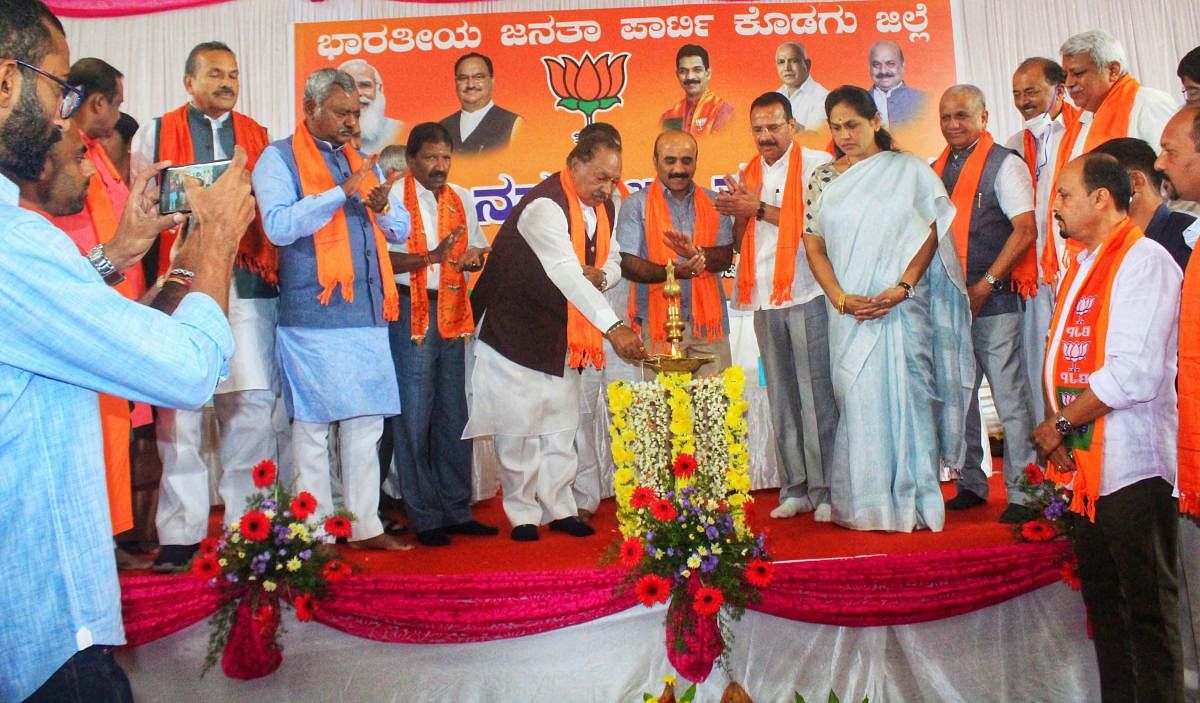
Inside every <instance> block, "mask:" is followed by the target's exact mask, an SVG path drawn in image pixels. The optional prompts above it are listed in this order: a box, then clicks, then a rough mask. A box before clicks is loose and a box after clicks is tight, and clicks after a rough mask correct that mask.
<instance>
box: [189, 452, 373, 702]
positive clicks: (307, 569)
mask: <svg viewBox="0 0 1200 703" xmlns="http://www.w3.org/2000/svg"><path fill="white" fill-rule="evenodd" d="M276 474H277V472H276V469H275V464H274V462H272V461H270V460H266V461H262V462H260V463H259V464H257V465H256V466H255V467H254V469H253V478H254V485H255V486H256V487H257V488H259V489H262V491H260V492H258V493H255V494H254V495H253V496H251V497H250V498H249V499H248V500H247V502H246V512H245V513H243V514H242V517H241V519H240V520H239V521H237V522H235V523H233V524H232V525H229V526H227V527H226V528H225V530H224V532H223V533H222V535H221V536H220V538H216V539H214V538H211V537H210V538H207V539H205V540H204V541H202V542H201V543H200V549H199V551H198V552H197V553H196V557H195V558H194V559H193V560H192V565H191V571H192V574H194V575H195V576H196V577H197V578H200V579H203V580H205V581H207V582H208V583H209V585H210V586H212V587H214V588H216V589H218V590H219V591H220V594H221V607H220V609H219V610H218V611H217V613H216V614H215V615H213V617H212V621H211V628H212V631H211V633H210V634H209V638H208V656H207V657H206V658H205V660H204V671H203V672H202V673H201V675H202V676H203V675H204V673H207V672H208V670H209V669H210V668H212V666H213V664H215V663H216V662H217V659H218V657H220V659H221V669H222V670H223V671H224V672H225V674H226V675H227V676H230V677H232V678H238V679H252V678H258V677H261V676H266V675H267V674H269V673H271V672H272V671H274V670H275V669H276V668H278V667H279V664H280V663H281V662H282V661H283V650H282V648H281V647H280V646H279V630H280V618H279V616H280V611H279V608H280V604H281V603H290V604H291V606H292V607H293V608H294V609H295V611H296V618H297V619H298V620H302V621H307V620H312V618H313V614H314V613H315V612H316V610H317V602H318V601H319V600H320V599H321V597H322V596H324V594H325V587H326V585H327V584H330V583H335V582H337V581H340V580H342V579H343V578H345V577H346V576H348V575H349V574H350V567H349V566H347V565H346V563H345V562H342V561H340V560H339V559H336V558H335V557H334V555H333V553H332V550H330V549H329V548H328V547H326V546H325V543H326V542H328V541H331V540H332V539H336V538H338V537H349V536H350V526H351V521H352V520H353V519H354V516H353V515H351V514H349V513H347V512H345V511H337V512H334V513H333V514H332V515H330V516H329V517H326V518H324V519H323V520H320V521H314V522H310V518H313V516H314V515H315V513H316V510H317V500H316V498H314V497H313V496H312V494H311V493H308V492H307V491H301V492H300V493H298V494H296V495H292V493H291V491H289V490H288V489H286V488H284V487H283V486H282V485H281V484H280V483H279V481H278V480H277V477H276ZM222 651H223V652H224V654H222Z"/></svg>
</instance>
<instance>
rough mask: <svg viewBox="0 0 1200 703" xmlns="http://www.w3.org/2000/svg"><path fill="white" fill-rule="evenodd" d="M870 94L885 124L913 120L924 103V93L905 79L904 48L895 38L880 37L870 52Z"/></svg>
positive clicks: (901, 123) (900, 123) (903, 122)
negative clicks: (893, 39) (881, 38)
mask: <svg viewBox="0 0 1200 703" xmlns="http://www.w3.org/2000/svg"><path fill="white" fill-rule="evenodd" d="M868 67H869V68H870V71H871V84H872V88H871V97H873V98H875V107H877V108H879V115H880V116H881V117H882V118H883V124H884V126H885V127H899V126H901V125H904V124H906V123H908V122H911V121H912V120H913V118H915V117H916V116H917V115H918V114H920V112H921V109H922V108H923V107H925V93H924V92H923V91H920V90H917V89H916V88H911V87H909V86H908V85H907V84H906V83H905V82H904V52H903V51H901V50H900V45H899V44H897V43H896V42H894V41H887V40H883V41H877V42H875V43H874V44H872V45H871V51H870V53H869V54H868Z"/></svg>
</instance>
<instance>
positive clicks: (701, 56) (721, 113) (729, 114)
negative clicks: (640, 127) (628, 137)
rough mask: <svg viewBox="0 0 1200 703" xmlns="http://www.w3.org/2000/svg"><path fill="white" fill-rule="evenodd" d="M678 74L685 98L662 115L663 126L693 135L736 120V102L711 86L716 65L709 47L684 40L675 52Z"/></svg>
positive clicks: (676, 75)
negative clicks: (711, 88) (711, 66)
mask: <svg viewBox="0 0 1200 703" xmlns="http://www.w3.org/2000/svg"><path fill="white" fill-rule="evenodd" d="M675 77H676V78H678V79H679V86H680V87H681V88H683V99H682V100H680V101H679V102H678V103H676V105H675V106H674V107H672V108H671V109H669V110H667V111H666V112H664V113H663V114H662V117H660V118H658V121H659V125H660V126H661V127H662V129H664V130H667V129H677V130H679V131H681V132H687V133H688V134H690V135H692V136H693V137H704V136H706V135H709V134H713V133H716V132H720V131H721V130H723V129H725V128H726V127H728V126H729V124H730V123H731V122H733V104H732V103H729V102H726V101H725V100H723V99H721V98H720V97H718V96H717V94H716V93H714V92H712V91H711V90H709V89H708V82H709V81H710V80H712V69H711V68H710V67H709V64H708V50H706V49H705V48H704V47H702V46H699V45H697V44H684V45H683V46H681V47H679V51H677V52H675Z"/></svg>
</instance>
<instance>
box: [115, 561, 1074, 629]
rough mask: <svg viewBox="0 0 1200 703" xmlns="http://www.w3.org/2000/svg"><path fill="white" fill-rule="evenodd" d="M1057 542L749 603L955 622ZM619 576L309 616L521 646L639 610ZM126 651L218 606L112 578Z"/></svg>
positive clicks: (393, 590) (789, 583) (592, 572)
mask: <svg viewBox="0 0 1200 703" xmlns="http://www.w3.org/2000/svg"><path fill="white" fill-rule="evenodd" d="M1070 557H1071V545H1070V544H1069V543H1068V542H1066V541H1055V542H1046V543H1042V544H1015V545H1004V546H999V547H980V548H976V549H962V550H955V551H942V552H925V553H920V554H903V555H897V556H887V555H884V556H872V557H859V558H853V559H827V560H821V561H806V562H791V563H783V564H777V565H776V568H775V580H774V581H773V582H772V583H771V585H770V586H769V587H768V588H767V589H766V590H765V591H763V599H762V602H760V603H759V604H757V605H755V606H752V608H751V609H752V610H757V611H760V612H763V613H767V614H770V615H776V616H778V617H782V618H787V619H789V620H802V621H805V622H812V623H820V624H827V625H841V626H850V627H867V626H873V625H902V624H909V623H918V622H927V621H929V620H937V619H940V618H947V617H953V616H955V615H961V614H963V613H968V612H971V611H973V610H979V609H981V608H986V607H988V606H991V605H995V604H997V603H1001V602H1003V601H1006V600H1008V599H1010V598H1014V597H1016V596H1019V595H1022V594H1024V593H1029V592H1030V591H1033V590H1036V589H1038V588H1041V587H1042V586H1046V585H1049V584H1051V583H1054V582H1055V581H1057V580H1059V578H1060V569H1061V566H1062V564H1063V563H1064V562H1065V561H1066V560H1067V559H1069V558H1070ZM626 573H627V572H626V571H624V570H623V569H575V570H569V571H549V572H520V573H493V574H457V575H448V576H393V575H387V576H378V575H355V576H351V577H349V578H347V579H346V580H345V581H342V582H340V583H338V584H336V585H335V586H333V587H332V588H331V589H330V591H329V594H328V597H327V598H326V599H325V600H324V601H322V602H321V607H320V609H319V610H318V611H317V614H316V619H317V620H318V621H320V622H322V623H324V624H326V625H329V626H330V627H334V628H337V629H339V630H342V631H343V632H346V633H348V634H351V635H355V636H357V637H364V638H367V639H373V640H378V641H382V642H406V643H418V644H435V643H462V642H483V641H488V640H496V639H504V638H509V637H522V636H524V635H532V634H536V633H539V632H547V631H550V630H555V629H558V628H561V627H567V626H569V625H577V624H579V623H583V622H588V621H590V620H594V619H596V618H600V617H603V616H605V615H610V614H612V613H616V612H620V611H622V610H626V609H628V608H631V607H633V606H634V605H636V604H637V599H636V596H635V595H634V593H633V591H632V589H630V588H629V587H627V586H626V581H625V578H626ZM121 591H122V597H121V600H122V605H123V607H124V616H125V633H126V637H127V639H128V641H129V644H130V645H131V646H136V645H139V644H144V643H146V642H151V641H153V640H156V639H158V638H160V637H164V636H166V635H169V634H171V633H172V632H175V631H177V630H180V629H183V628H184V627H187V626H188V625H191V624H192V623H194V622H197V621H199V620H201V619H202V618H205V617H207V616H208V615H211V614H212V613H213V612H215V611H216V609H217V594H216V592H215V590H214V589H212V588H210V587H208V586H207V585H206V584H205V583H203V582H201V581H199V580H197V579H195V578H193V577H191V576H125V577H122V578H121Z"/></svg>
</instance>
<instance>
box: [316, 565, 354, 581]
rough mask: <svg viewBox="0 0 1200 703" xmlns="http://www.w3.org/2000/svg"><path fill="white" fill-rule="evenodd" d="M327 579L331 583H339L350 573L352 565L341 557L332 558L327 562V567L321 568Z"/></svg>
mask: <svg viewBox="0 0 1200 703" xmlns="http://www.w3.org/2000/svg"><path fill="white" fill-rule="evenodd" d="M321 573H322V575H324V576H325V580H326V581H328V582H329V583H337V582H338V581H341V580H342V579H344V578H346V577H347V576H349V575H350V573H351V572H350V567H349V566H347V565H346V562H344V561H342V560H340V559H331V560H330V561H328V562H326V563H325V568H324V569H322V570H321Z"/></svg>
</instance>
